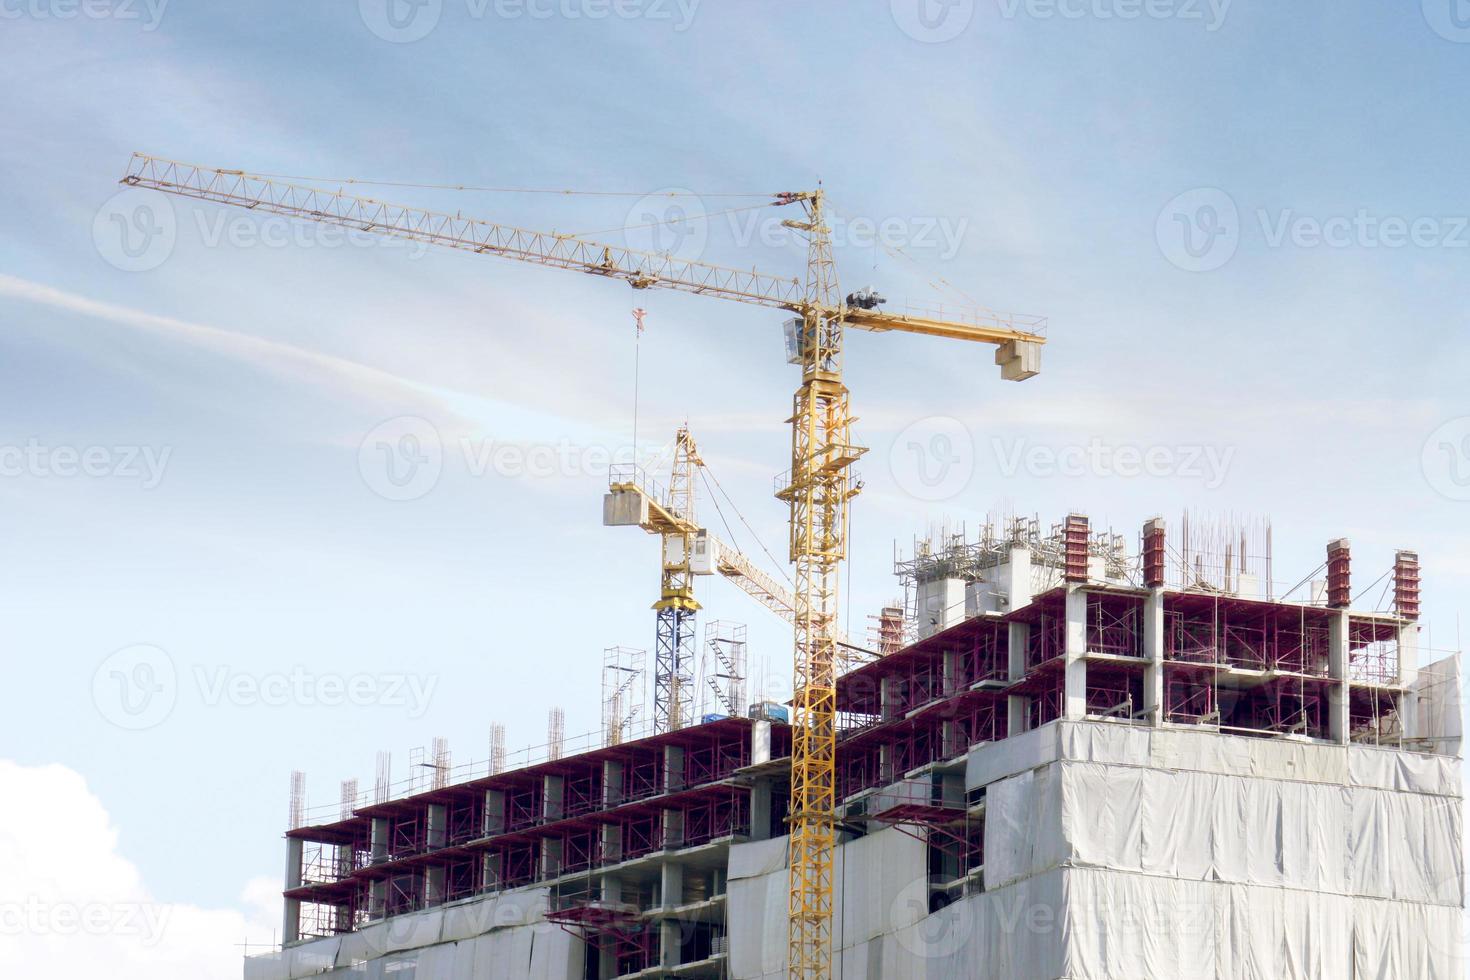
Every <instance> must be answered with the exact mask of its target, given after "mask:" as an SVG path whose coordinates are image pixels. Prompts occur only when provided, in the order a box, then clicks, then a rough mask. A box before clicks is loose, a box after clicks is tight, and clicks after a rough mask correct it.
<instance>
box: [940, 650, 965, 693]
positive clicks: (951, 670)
mask: <svg viewBox="0 0 1470 980" xmlns="http://www.w3.org/2000/svg"><path fill="white" fill-rule="evenodd" d="M943 670H944V696H945V697H947V698H952V697H954V696H955V695H956V694H959V693H960V692H961V691H963V690H964V689H965V684H966V682H967V681H968V680H969V678H967V677H965V659H964V655H963V654H962V653H960V651H958V650H946V651H944V665H943Z"/></svg>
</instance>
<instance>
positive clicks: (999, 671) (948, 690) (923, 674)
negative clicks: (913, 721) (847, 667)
mask: <svg viewBox="0 0 1470 980" xmlns="http://www.w3.org/2000/svg"><path fill="white" fill-rule="evenodd" d="M1010 621H1011V619H1010V617H995V616H985V617H976V618H972V619H967V620H965V621H964V622H962V623H959V624H958V625H955V626H952V627H950V628H949V629H947V630H943V631H942V632H939V633H935V634H934V635H933V636H929V637H925V638H924V639H922V640H919V641H918V642H917V643H914V644H912V645H910V646H908V647H906V648H904V649H903V650H900V651H898V652H897V653H894V654H891V655H889V656H887V657H883V658H880V659H878V660H875V661H872V662H871V663H867V664H864V665H863V666H862V667H859V668H858V669H857V670H853V671H850V672H848V673H846V674H844V675H842V676H841V677H840V678H838V680H837V708H838V710H839V711H840V712H843V713H844V714H846V715H848V716H850V717H852V718H854V719H863V718H866V719H868V720H869V721H868V723H874V722H877V721H879V720H880V719H881V718H882V716H883V713H884V708H883V699H884V693H883V692H884V687H885V682H886V684H887V686H888V689H889V691H890V697H893V696H896V699H895V700H891V702H890V704H889V706H888V715H889V717H890V718H891V717H892V716H894V715H897V714H904V713H907V712H909V711H912V710H914V709H915V708H918V707H922V706H923V705H925V704H929V703H931V702H933V701H937V700H940V699H942V698H944V697H946V696H949V695H952V694H954V693H956V692H957V691H958V690H960V689H963V688H965V687H969V686H973V685H975V684H978V683H985V682H1001V681H1004V680H1005V679H1006V676H1007V673H1008V672H1009V668H1010V652H1009V651H1010V645H1009V627H1008V625H1007V624H1008V623H1009V622H1010ZM947 654H953V655H955V657H956V659H957V660H958V666H959V670H958V672H957V674H955V675H953V676H951V677H950V679H949V684H948V686H947V687H946V683H945V667H944V662H945V657H946V655H947ZM857 724H862V722H857Z"/></svg>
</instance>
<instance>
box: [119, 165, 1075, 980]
mask: <svg viewBox="0 0 1470 980" xmlns="http://www.w3.org/2000/svg"><path fill="white" fill-rule="evenodd" d="M120 182H121V183H122V184H124V185H127V186H132V187H141V188H151V189H153V190H157V191H162V192H164V193H167V194H174V195H178V196H181V197H187V198H193V199H196V200H202V201H210V202H214V203H218V204H225V205H230V206H234V207H241V208H245V209H247V210H251V211H258V212H265V213H269V214H280V215H288V216H291V217H296V218H300V219H303V220H306V221H313V222H318V223H321V224H327V225H337V226H342V227H346V228H350V229H353V230H357V231H362V232H367V233H372V234H379V235H384V236H388V237H393V238H403V239H410V240H413V241H418V242H424V243H428V244H433V245H440V246H444V247H447V248H457V249H462V250H464V251H469V252H474V253H477V254H482V255H485V254H488V255H498V256H501V257H503V258H511V259H518V260H520V261H524V262H532V263H535V264H538V265H545V266H551V267H553V268H560V269H570V270H573V271H577V272H584V273H588V274H590V275H595V276H603V277H606V278H609V279H617V280H621V281H623V282H626V283H628V284H629V285H630V286H632V287H633V288H635V289H651V288H661V289H674V290H679V291H682V292H689V293H697V294H699V295H702V296H712V297H715V298H719V299H728V300H735V301H737V302H742V303H751V304H754V305H757V306H765V307H770V308H774V309H779V310H785V311H787V312H789V313H792V314H794V315H795V316H794V318H793V319H791V320H788V321H787V322H786V324H785V328H786V339H787V350H788V360H789V361H791V362H792V363H794V364H798V365H799V366H800V368H801V382H800V386H799V387H798V388H797V390H796V393H795V395H794V397H793V399H792V411H791V416H790V419H789V422H790V424H791V468H790V470H789V471H788V472H787V473H786V474H785V475H784V476H783V478H782V479H781V481H780V488H779V490H778V492H777V497H779V498H780V499H781V500H783V501H785V502H786V503H787V505H788V507H789V509H790V542H789V544H790V549H789V550H790V560H791V562H792V564H793V566H794V569H795V576H794V581H795V585H796V587H795V590H794V593H795V598H796V602H795V609H796V613H795V620H796V622H795V649H794V661H795V664H794V670H793V691H794V697H793V702H792V703H793V708H794V710H793V713H792V755H791V805H790V818H789V819H790V826H791V844H790V878H791V889H790V896H789V904H788V913H789V919H790V926H789V933H788V937H787V941H788V964H789V973H790V976H791V977H793V978H801V980H817V978H821V980H826V978H828V977H830V976H831V975H832V911H833V859H834V847H835V833H836V827H835V809H836V781H835V762H836V751H837V725H836V722H837V690H836V682H837V672H836V664H837V658H836V641H835V640H834V639H833V635H832V628H833V626H834V625H835V624H836V623H837V621H838V620H837V607H838V573H839V569H840V566H841V563H842V560H843V559H844V558H845V557H846V554H847V522H848V510H849V506H850V504H851V501H852V498H853V497H854V496H855V495H856V494H857V492H858V489H859V488H858V487H857V486H856V485H855V484H854V482H853V480H852V476H851V469H850V468H851V466H852V464H853V463H854V462H856V461H857V460H858V459H859V458H860V457H861V456H862V454H863V452H864V449H863V448H862V447H860V446H858V445H857V444H856V443H855V442H854V441H853V437H852V423H853V418H852V414H851V412H850V410H849V404H848V390H847V387H846V385H844V384H843V377H842V353H843V341H844V335H845V333H846V331H847V328H849V327H852V328H856V329H859V330H869V331H874V332H885V331H899V332H904V333H913V334H921V335H926V336H933V337H947V338H950V339H953V340H968V341H978V342H981V343H988V344H993V345H995V346H996V347H997V350H996V356H995V360H996V363H997V364H998V365H999V366H1000V368H1001V376H1002V377H1003V378H1005V379H1006V380H1011V381H1022V380H1025V379H1026V378H1030V377H1032V376H1033V375H1035V374H1036V373H1037V372H1038V371H1039V369H1040V353H1041V346H1042V345H1043V344H1044V343H1045V342H1046V341H1045V337H1044V336H1043V334H1042V332H1041V331H1042V330H1043V329H1044V326H1045V321H1044V320H1043V319H1042V318H1039V317H1023V316H1017V315H1003V314H995V313H978V312H977V313H971V314H961V313H955V312H949V313H946V312H945V311H943V310H940V311H937V312H936V311H920V310H915V311H907V312H904V313H896V312H888V311H884V310H880V309H878V306H879V305H881V304H880V302H879V299H880V298H879V297H876V296H875V295H873V294H871V293H867V294H866V295H864V294H859V293H854V294H853V296H851V297H849V298H848V299H850V300H851V302H848V301H847V300H844V298H843V297H842V295H841V293H840V291H839V288H838V281H837V271H836V266H835V264H834V262H833V257H832V240H831V229H830V228H829V227H828V225H827V220H826V200H825V194H824V191H823V190H821V189H820V188H818V189H816V190H807V191H788V192H782V193H778V194H775V195H773V196H772V199H771V204H772V205H773V206H780V207H793V208H797V209H799V210H800V216H799V217H794V218H788V219H786V220H785V221H783V222H782V224H783V225H784V226H786V227H788V228H791V229H793V230H795V231H798V232H800V233H801V234H802V235H803V236H805V238H806V241H807V262H806V274H805V277H804V279H799V278H797V277H780V276H772V275H767V274H764V273H761V272H757V271H755V270H743V269H733V268H728V267H724V266H718V265H713V264H710V263H704V262H695V261H688V260H684V259H679V258H676V257H674V256H672V255H667V254H662V255H661V254H657V253H652V252H644V251H639V250H636V249H630V248H626V247H622V246H616V245H608V244H602V243H599V242H595V241H590V240H587V239H582V238H578V237H575V236H569V235H559V234H555V233H548V232H537V231H530V230H527V229H523V228H516V227H512V226H510V225H503V224H497V223H495V222H491V221H483V220H478V219H473V218H465V217H462V216H459V215H450V214H444V213H439V212H434V211H428V210H423V209H420V208H413V207H407V206H404V205H398V204H390V203H387V202H384V201H378V200H374V199H372V198H367V197H357V196H353V195H349V194H346V193H344V192H343V191H342V190H341V189H340V188H339V189H338V190H336V191H330V190H324V189H319V188H313V187H308V186H303V185H298V184H292V183H288V182H286V181H285V180H284V179H280V178H275V177H269V176H265V175H260V174H251V173H247V172H245V171H242V170H232V169H221V168H213V167H203V166H198V165H194V164H184V163H179V162H176V161H170V160H164V159H161V158H158V157H153V156H148V155H145V154H134V155H133V157H132V159H131V160H130V161H129V164H128V167H127V171H126V173H125V174H124V176H123V177H122V179H121V181H120Z"/></svg>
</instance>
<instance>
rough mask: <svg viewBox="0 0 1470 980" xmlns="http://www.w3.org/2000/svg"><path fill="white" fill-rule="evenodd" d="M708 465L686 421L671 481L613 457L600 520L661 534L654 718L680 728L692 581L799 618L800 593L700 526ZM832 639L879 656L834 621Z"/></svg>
mask: <svg viewBox="0 0 1470 980" xmlns="http://www.w3.org/2000/svg"><path fill="white" fill-rule="evenodd" d="M704 466H705V463H704V459H703V458H702V457H701V456H700V455H699V449H698V447H697V446H696V445H695V442H694V436H693V435H692V434H691V433H690V431H689V427H688V426H687V425H685V426H680V427H679V429H678V431H677V432H676V433H675V436H674V452H673V465H672V467H671V469H670V479H669V487H668V489H667V490H664V489H662V488H660V487H659V486H658V485H657V483H655V482H654V481H653V480H652V479H651V478H650V477H648V476H646V475H645V473H644V472H643V470H642V469H641V468H640V467H639V466H637V465H636V464H626V463H623V464H615V465H614V466H613V467H612V469H611V470H610V471H609V473H608V493H607V495H606V496H605V497H604V498H603V505H602V522H603V524H606V525H608V526H610V527H615V526H636V527H641V528H642V529H643V530H645V531H647V532H648V533H649V534H653V535H657V536H658V537H659V539H660V541H661V545H662V547H661V548H660V551H659V557H660V562H661V568H662V575H663V577H662V590H661V592H660V595H659V601H658V602H657V603H655V605H654V609H655V610H657V611H658V616H657V620H658V621H657V628H656V637H655V647H654V648H655V650H656V651H657V657H656V660H655V665H654V671H655V672H654V701H655V703H654V719H655V722H656V727H657V728H658V730H660V731H669V730H671V729H673V728H678V727H679V726H680V725H681V724H684V723H686V722H687V721H688V719H689V718H690V717H691V716H690V715H688V714H686V713H685V710H684V709H685V707H686V706H687V703H686V696H687V695H688V693H689V692H690V686H691V685H692V683H693V674H692V666H693V660H692V649H693V643H694V622H693V617H694V615H695V613H696V611H697V610H698V609H699V608H700V606H699V603H698V601H697V600H696V599H695V597H694V580H695V578H696V577H698V576H701V575H715V574H718V575H722V576H724V577H725V578H726V579H728V580H729V581H730V582H731V583H733V584H734V585H735V586H737V587H738V588H740V589H741V590H742V591H743V592H745V593H746V594H747V595H749V596H751V597H752V598H754V599H755V600H756V601H757V602H759V603H760V604H761V605H763V606H765V607H766V608H767V609H770V610H771V611H772V612H774V613H775V614H776V615H777V616H780V617H781V618H782V619H784V620H786V622H788V623H791V624H792V625H795V623H796V597H795V596H794V595H792V594H791V592H790V591H789V590H788V589H786V587H785V586H783V585H781V583H780V582H777V581H776V580H775V578H773V577H772V576H771V575H769V574H767V573H766V572H765V571H763V570H762V569H761V568H760V567H759V566H758V565H756V563H755V562H753V561H752V560H751V559H750V558H749V557H747V556H746V555H745V554H744V553H742V552H741V551H740V550H739V549H737V548H735V547H732V546H731V545H730V544H728V543H726V542H725V541H722V540H721V539H720V538H719V537H717V536H716V535H715V534H714V533H713V532H711V531H709V530H708V529H706V528H704V527H701V526H700V524H699V522H698V520H697V519H696V515H695V509H696V500H697V497H698V494H697V490H696V487H695V479H694V478H695V475H696V474H697V473H698V472H699V470H700V469H702V468H703V467H704ZM833 639H834V640H835V641H836V643H837V647H838V650H839V651H840V653H841V654H842V655H843V659H844V661H858V662H861V661H863V660H866V659H869V658H871V657H872V656H874V653H873V651H871V650H868V649H866V648H865V647H861V646H858V645H857V644H855V643H853V642H852V641H851V640H849V639H848V638H847V635H846V634H844V633H842V632H841V631H840V630H838V629H836V626H835V624H834V626H833Z"/></svg>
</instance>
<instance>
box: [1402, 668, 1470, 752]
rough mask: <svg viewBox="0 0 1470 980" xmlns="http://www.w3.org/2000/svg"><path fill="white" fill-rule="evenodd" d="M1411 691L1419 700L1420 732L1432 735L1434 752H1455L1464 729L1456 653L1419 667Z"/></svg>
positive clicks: (1461, 681)
mask: <svg viewBox="0 0 1470 980" xmlns="http://www.w3.org/2000/svg"><path fill="white" fill-rule="evenodd" d="M1414 694H1415V695H1416V696H1417V698H1418V701H1419V735H1420V736H1421V737H1423V738H1429V739H1433V740H1434V741H1433V746H1434V750H1435V751H1436V752H1442V753H1444V754H1445V755H1451V756H1458V755H1459V754H1460V746H1461V739H1462V737H1463V735H1464V730H1465V729H1464V725H1465V721H1464V717H1465V688H1464V681H1463V679H1462V678H1461V674H1460V657H1459V655H1458V654H1451V655H1450V656H1448V657H1445V658H1444V659H1443V660H1437V661H1435V662H1434V663H1432V664H1430V665H1429V666H1427V667H1421V668H1419V678H1418V680H1416V681H1415V682H1414Z"/></svg>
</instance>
